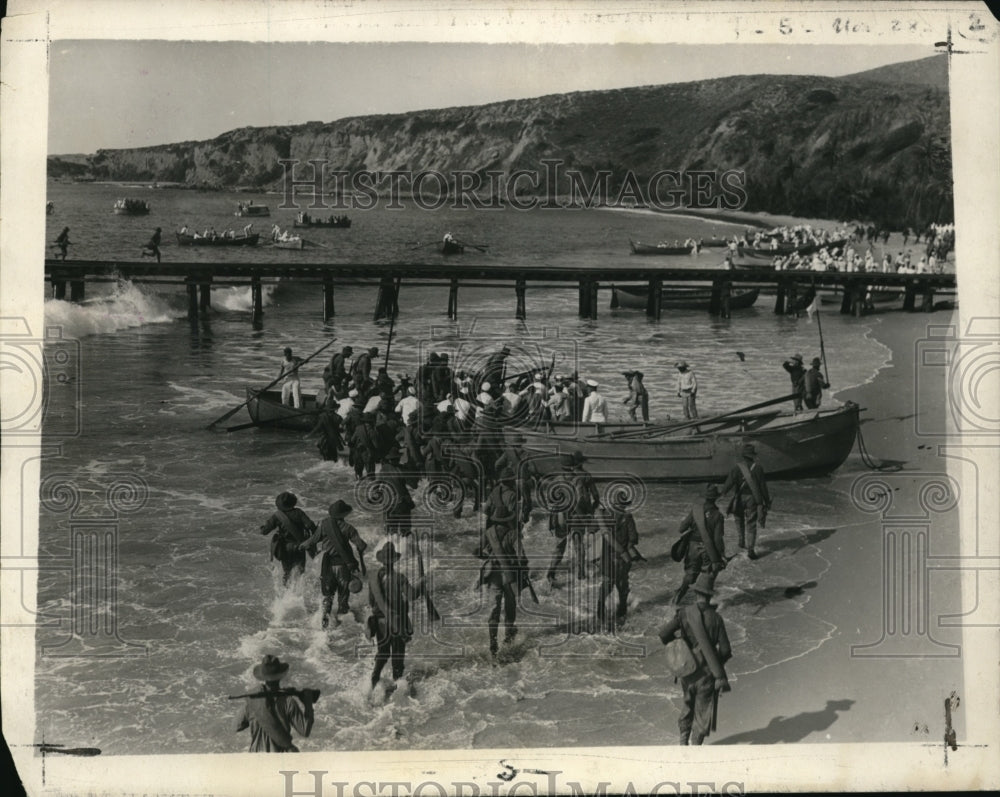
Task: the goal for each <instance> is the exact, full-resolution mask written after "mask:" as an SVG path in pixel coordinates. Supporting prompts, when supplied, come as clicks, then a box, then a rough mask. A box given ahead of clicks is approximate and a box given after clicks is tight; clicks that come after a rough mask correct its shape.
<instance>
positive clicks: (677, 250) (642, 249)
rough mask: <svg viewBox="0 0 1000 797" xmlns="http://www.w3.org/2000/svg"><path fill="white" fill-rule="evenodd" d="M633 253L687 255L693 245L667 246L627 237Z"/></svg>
mask: <svg viewBox="0 0 1000 797" xmlns="http://www.w3.org/2000/svg"><path fill="white" fill-rule="evenodd" d="M628 245H629V246H630V247H632V254H633V255H689V254H691V252H692V250H693V249H694V247H693V246H667V245H666V244H644V243H640V242H639V241H633V240H632V239H631V238H629V241H628Z"/></svg>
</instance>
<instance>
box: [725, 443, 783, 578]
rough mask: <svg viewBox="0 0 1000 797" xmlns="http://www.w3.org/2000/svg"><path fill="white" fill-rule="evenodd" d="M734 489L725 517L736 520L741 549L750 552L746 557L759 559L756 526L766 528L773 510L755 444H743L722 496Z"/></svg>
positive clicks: (727, 478)
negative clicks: (731, 517) (733, 517)
mask: <svg viewBox="0 0 1000 797" xmlns="http://www.w3.org/2000/svg"><path fill="white" fill-rule="evenodd" d="M732 489H734V490H735V493H734V495H733V497H732V499H731V500H730V502H729V507H728V508H727V509H726V514H727V515H728V514H730V513H731V514H733V515H735V516H736V527H737V529H738V530H739V543H740V548H746V549H747V557H748V558H750V559H756V558H757V552H756V550H755V548H754V546H755V545H756V543H757V524H758V522H759V523H760V527H761V528H764V524H765V523H766V522H767V513H768V511H769V510H770V509H771V494H770V493H769V492H768V489H767V480H766V478H765V476H764V469H763V468H762V467H761V464H760V463H759V462H758V461H757V449H756V448H754V445H753V443H744V444H743V447H742V448H741V449H740V459H739V461H738V462H736V463H735V464H734V465H733V467H732V469H731V470H730V471H729V475H728V476H727V477H726V483H725V484H723V485H722V492H721V494H722V495H725V494H726V493H728V492H729V491H730V490H732Z"/></svg>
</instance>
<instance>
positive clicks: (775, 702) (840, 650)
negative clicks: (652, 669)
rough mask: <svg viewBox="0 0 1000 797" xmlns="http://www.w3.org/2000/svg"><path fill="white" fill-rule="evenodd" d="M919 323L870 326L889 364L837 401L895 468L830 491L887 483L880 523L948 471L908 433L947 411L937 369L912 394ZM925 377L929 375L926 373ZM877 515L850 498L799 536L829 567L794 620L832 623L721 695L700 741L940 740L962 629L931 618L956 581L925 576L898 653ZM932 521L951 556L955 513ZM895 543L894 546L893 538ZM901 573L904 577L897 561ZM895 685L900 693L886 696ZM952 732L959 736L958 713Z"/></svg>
mask: <svg viewBox="0 0 1000 797" xmlns="http://www.w3.org/2000/svg"><path fill="white" fill-rule="evenodd" d="M956 322H957V316H955V315H953V314H950V313H949V314H948V316H947V318H942V317H941V316H940V314H938V317H937V318H936V319H935V325H936V326H937V325H941V324H947V323H956ZM929 323H930V321H929V319H928V317H926V316H924V315H923V314H919V313H912V314H911V313H894V314H892V315H891V316H888V317H885V318H882V319H880V323H879V324H877V325H875V326H873V328H872V330H871V332H870V334H871V336H872V337H873V338H874V339H875V340H876V341H877V342H878V343H880V344H882V345H883V346H886V347H887V348H888V349H889V351H890V356H889V359H888V360H887V362H886V363H885V364H884V365H883V366H882V367H881V368H879V370H878V372H877V374H876V376H875V378H874V379H873V380H871V381H870V382H868V383H867V384H864V385H860V386H856V387H851V388H844V389H843V390H842V391H840V392H838V393H836V394H835V395H837V397H838V399H841V400H851V401H854V402H856V403H858V404H860V405H861V406H862V407H864V408H865V409H866V410H867V412H865V413H864V415H865V416H867V417H865V418H864V419H863V421H862V436H863V439H864V441H865V444H866V447H867V448H868V449H869V450H870V451H871V454H872V456H873V457H875V458H876V459H879V458H881V459H882V461H883V462H892V461H894V462H899V463H900V464H901V469H900V470H898V471H884V472H878V475H877V476H875V473H876V472H873V471H869V470H868V469H867V468H866V467H865V466H864V465H863V464H862V463H861V462H858V461H857V459H856V458H854V460H853V461H852V460H849V461H848V463H845V465H844V466H843V467H842V469H841V471H840V472H839V473H837V474H835V475H834V476H833V477H832V479H833V483H834V484H835V485H836V486H837V488H838V489H839V490H840V491H842V492H843V493H845V494H847V495H848V496H852V498H853V491H854V488H855V487H856V486H858V485H860V484H871V483H872V482H871V481H870V479H871V478H877V479H878V481H880V482H882V483H884V484H886V485H889V488H890V489H891V490H892V495H891V499H890V500H891V506H890V508H889V509H887V510H884V511H885V513H886V515H885V516H886V517H889V516H891V515H900V514H906V513H907V512H909V513H910V514H913V509H914V508H915V507H917V508H919V507H920V506H921V505H922V504H921V494H922V491H923V489H924V488H925V487H926V486H927V483H928V480H929V479H930V478H932V477H933V476H936V475H937V474H939V473H940V472H942V471H945V470H946V462H945V461H944V460H943V458H941V457H939V456H938V454H937V446H935V445H927V444H926V443H921V442H920V440H921V439H923V438H922V437H921V436H920V435H918V433H917V429H918V428H921V429H923V428H929V427H931V426H934V424H937V423H940V424H943V422H944V416H945V410H946V385H945V376H946V374H945V373H944V371H945V370H946V369H944V368H940V369H927V368H922V369H921V372H920V374H919V388H920V392H919V393H918V394H917V395H916V396H914V389H913V388H914V385H915V384H916V382H915V381H914V380H916V379H917V376H918V375H917V369H916V366H917V358H916V356H915V352H916V351H917V344H918V341H919V340H921V339H922V338H924V337H926V333H927V325H928V324H929ZM928 370H931V373H929V374H926V373H925V371H928ZM925 377H926V378H925ZM918 418H919V420H920V423H921V425H920V426H919V427H918V426H917V422H918ZM862 480H864V481H862ZM780 491H781V486H780V484H776V485H775V487H774V488H773V490H772V493H773V494H775V511H776V512H780V511H781V510H780V507H781V496H780ZM871 500H879V499H878V498H872V499H871ZM877 510H878V507H874V506H868V505H859V503H858V499H857V498H854V506H853V507H852V508H851V511H850V512H848V513H845V514H843V515H838V522H837V524H836V527H835V528H832V529H828V530H815V532H816V533H815V534H811V535H806V538H805V540H804V545H803V546H802V547H803V548H804V547H809V548H812V549H813V553H814V554H815V555H816V556H818V557H820V558H821V559H824V560H826V561H827V562H828V563H829V567H828V569H827V571H826V572H825V573H824V574H823V577H822V578H820V579H818V580H817V583H816V585H815V587H814V588H813V589H811V590H810V592H809V600H808V601H807V603H806V604H805V605H804V606H803V608H802V611H803V614H806V615H809V616H813V617H815V618H818V619H819V620H820V621H823V622H826V623H829V624H831V625H832V630H831V632H830V634H829V635H828V637H827V638H826V639H825V640H823V641H822V642H821V643H820V644H818V645H817V646H816V647H814V648H813V649H811V650H810V651H808V652H806V653H804V654H802V655H800V656H797V657H794V658H791V659H789V660H787V661H784V662H781V663H779V664H776V665H773V666H771V667H768V668H766V669H765V670H761V671H757V672H752V673H747V674H744V675H741V676H740V677H738V678H737V679H736V682H735V683H734V684H733V692H732V693H731V695H727V696H726V698H725V699H724V700H723V701H722V702H721V703H720V721H719V726H720V730H719V732H718V733H717V734H713V736H712V737H709V740H708V743H710V744H771V743H788V742H798V741H804V742H812V743H822V742H826V743H850V742H852V741H854V740H856V739H857V738H865V739H868V740H869V741H875V742H901V741H902V742H905V741H907V740H909V741H913V742H923V743H926V742H929V741H935V740H939V739H941V738H943V721H944V715H943V709H942V706H943V705H944V701H945V699H946V698H947V697H948V695H949V694H950V693H951V692H952V691H954V692H957V693H959V694H964V692H963V683H964V681H963V662H962V659H961V658H960V657H958V656H957V652H958V651H959V650H960V649H959V648H958V647H957V646H958V645H960V643H961V642H962V635H961V629H960V628H941V627H939V626H938V624H937V617H939V616H940V615H942V614H949V613H951V614H960V613H961V594H960V589H959V586H960V584H959V579H958V576H957V574H940V575H942V576H943V577H941V578H938V577H937V576H938V575H939V574H935V578H934V579H933V581H932V583H930V584H929V587H928V593H927V603H928V606H927V609H928V613H927V616H928V618H929V628H928V629H926V633H925V634H924V635H923V636H920V635H919V634H917V633H911V634H909V635H908V636H909V642H910V644H908V645H907V644H902V643H905V642H907V640H905V639H902V637H905V636H907V635H906V634H900V633H899V629H900V628H901V627H902V626H897V627H896V633H895V634H893V633H892V632H891V628H890V630H889V631H887V624H891V623H892V621H893V617H890V616H888V615H889V613H890V610H891V607H890V605H887V604H886V601H892V600H893V599H894V598H895V599H897V600H899V603H898V604H895V605H896V606H897V607H898V606H902V607H903V608H902V609H898V611H902V612H904V618H903V622H904V624H905V622H906V620H905V617H906V615H905V612H906V611H907V610H911V611H912V609H913V607H912V606H910V604H909V603H907V600H908V599H909V598H911V597H912V595H910V594H899V593H900V590H901V589H902V587H901V585H900V582H896V583H891V582H890V581H887V578H888V576H887V575H886V572H887V569H888V571H890V572H896V571H895V570H893V567H894V565H897V566H898V565H899V564H900V563H898V562H893V561H890V560H889V559H888V557H889V555H890V554H888V553H887V552H886V551H887V550H888V549H886V548H884V545H886V544H889V543H888V541H887V542H885V543H884V542H883V540H884V539H885V540H888V538H886V534H887V532H888V530H889V529H890V528H891V526H889V524H884V521H883V517H882V515H881V514H880V513H879V512H878V511H877ZM931 520H932V524H931V527H930V529H929V532H928V536H930V537H932V538H933V542H932V543H931V545H932V547H933V548H934V549H935V551H936V552H937V551H941V552H942V553H943V552H944V550H946V549H951V548H954V549H955V551H954V552H955V553H956V554H957V536H956V535H954V534H953V533H951V534H949V531H951V530H953V529H954V528H955V527H957V510H952V512H951V513H950V514H945V515H939V516H935V517H933V518H932V519H931ZM951 523H954V524H956V526H952V525H950V524H951ZM883 525H885V528H883ZM727 526H728V524H727ZM820 532H828V533H825V534H824V533H820ZM769 536H770V535H768V534H767V533H766V532H765V534H764V535H763V536H762V537H761V538H760V539H761V543H762V544H761V545H760V546H759V548H761V549H763V551H762V553H763V555H762V556H761V559H760V560H758V562H757V563H755V564H756V565H757V566H758V567H759V568H760V578H761V581H762V582H765V583H766V582H767V581H768V578H769V575H768V569H767V568H768V560H769V559H770V558H771V555H772V554H773V553H777V552H778V550H779V549H780V546H781V545H782V543H783V541H782V540H780V539H777V540H776V539H774V538H772V539H770V540H769ZM942 538H943V539H942ZM903 542H904V544H905V538H903ZM784 543H785V544H787V538H786V539H785V540H784ZM895 543H896V544H899V543H900V539H899V538H895ZM902 567H903V568H904V569H906V563H903V564H902ZM911 567H912V563H911ZM897 569H898V567H897ZM904 575H905V572H904ZM720 586H722V587H723V590H722V594H721V596H717V601H718V603H719V605H720V607H721V608H720V613H721V614H722V616H723V618H724V619H725V618H726V602H727V599H728V598H729V597H730V595H729V594H728V592H727V590H725V581H724V580H722V579H720ZM917 608H920V607H917ZM900 650H903V651H904V652H903V653H900V652H899V651H900ZM738 658H739V649H738V647H735V646H734V660H736V661H738ZM736 669H737V670H738V669H739V668H738V666H737V667H736ZM903 684H905V687H904V688H898V689H897V688H894V687H895V686H896V685H903ZM824 703H825V706H824ZM737 729H738V730H737ZM956 731H957V733H958V737H959V738H960V739H961V738H964V722H963V720H962V718H961V717H960V716H958V717H956Z"/></svg>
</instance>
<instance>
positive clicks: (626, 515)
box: [596, 490, 645, 627]
mask: <svg viewBox="0 0 1000 797" xmlns="http://www.w3.org/2000/svg"><path fill="white" fill-rule="evenodd" d="M630 503H631V502H630V501H629V496H628V494H627V492H626V491H625V490H617V491H615V492H613V493H612V496H611V498H610V500H609V501H608V506H606V507H605V506H601V507H599V508H598V510H597V514H596V518H597V521H598V523H599V525H600V529H601V558H600V564H601V578H602V581H601V590H600V592H599V593H598V596H597V622H598V624H599V625H600V626H601V627H607V619H606V615H607V610H606V607H605V603H606V601H607V599H608V596H610V595H611V593H612V591H614V590H617V592H618V605H617V607H616V609H615V620H616V621H617V622H619V623H622V622H624V621H625V614H626V612H627V611H628V595H629V573H630V572H631V571H632V562H636V561H639V562H642V561H645V559H644V558H643V557H642V555H641V554H640V553H639V551H638V549H637V548H636V546H637V545H638V544H639V531H638V529H636V527H635V518H634V517H633V516H632V513H631V512H630V511H629V506H630Z"/></svg>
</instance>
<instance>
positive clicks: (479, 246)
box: [455, 241, 489, 252]
mask: <svg viewBox="0 0 1000 797" xmlns="http://www.w3.org/2000/svg"><path fill="white" fill-rule="evenodd" d="M455 243H457V244H458V245H459V246H471V247H472V248H473V249H478V250H479V251H480V252H485V251H486V250H487V249H489V245H488V244H467V243H466V242H465V241H455Z"/></svg>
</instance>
